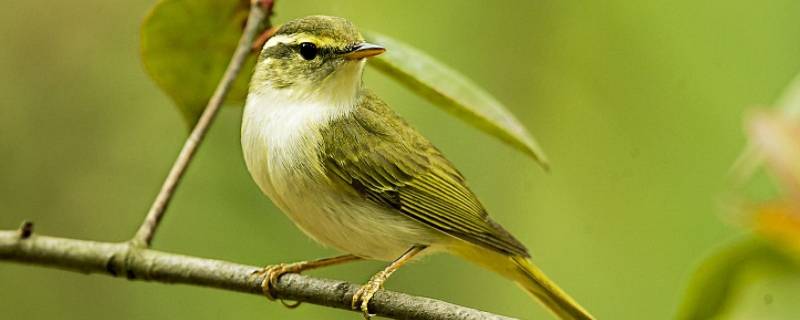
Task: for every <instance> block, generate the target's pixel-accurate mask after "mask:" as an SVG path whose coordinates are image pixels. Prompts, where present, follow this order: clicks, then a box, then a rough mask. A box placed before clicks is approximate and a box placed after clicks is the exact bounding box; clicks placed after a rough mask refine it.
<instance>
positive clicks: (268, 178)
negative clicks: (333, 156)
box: [242, 106, 447, 260]
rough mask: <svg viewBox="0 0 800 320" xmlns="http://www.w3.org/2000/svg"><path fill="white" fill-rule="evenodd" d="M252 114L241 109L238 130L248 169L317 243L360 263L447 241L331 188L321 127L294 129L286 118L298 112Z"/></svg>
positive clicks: (303, 124) (389, 211) (404, 218)
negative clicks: (322, 154)
mask: <svg viewBox="0 0 800 320" xmlns="http://www.w3.org/2000/svg"><path fill="white" fill-rule="evenodd" d="M254 110H256V109H254V108H251V107H250V106H248V107H247V108H245V113H246V114H247V115H246V116H245V118H244V123H243V127H242V148H243V151H244V155H245V162H246V164H247V168H248V170H249V171H250V174H251V175H252V177H253V179H254V180H255V181H256V183H257V184H258V186H259V187H260V188H261V190H262V192H264V194H266V195H267V196H269V197H270V199H272V201H273V202H274V203H275V204H276V206H278V207H279V208H280V209H281V210H282V211H283V212H284V213H285V214H286V215H287V216H289V218H290V219H291V220H292V221H293V222H294V223H295V224H296V225H297V226H298V227H299V228H300V229H301V230H303V232H305V233H306V234H307V235H308V236H310V237H311V238H313V239H314V240H316V241H317V242H319V243H321V244H323V245H326V246H330V247H333V248H335V249H337V250H339V251H342V252H346V253H350V254H355V255H357V256H361V257H364V258H369V259H376V260H393V259H395V258H397V257H399V256H400V255H402V254H403V253H404V252H405V251H406V250H408V249H409V248H410V247H411V246H413V245H434V249H435V247H436V246H435V244H436V243H440V242H441V241H438V240H441V238H442V237H447V236H446V235H444V234H443V233H441V232H439V231H436V230H435V229H433V228H430V227H428V226H426V225H424V224H422V223H420V222H417V221H416V220H412V219H411V218H409V217H407V216H405V215H403V214H402V213H400V212H396V211H394V210H392V209H389V208H384V207H381V206H379V205H377V204H375V203H373V202H370V201H369V200H367V199H366V198H363V197H361V196H359V195H358V194H356V193H354V192H347V191H345V190H342V189H341V188H342V186H339V185H335V184H334V183H332V182H331V181H330V180H329V179H328V177H326V174H325V171H324V169H323V168H322V165H321V163H320V160H319V158H318V155H317V152H316V150H317V148H318V147H319V146H318V144H317V142H318V141H317V139H316V133H315V132H316V131H317V130H319V128H318V127H315V126H314V125H313V123H311V124H309V123H308V121H296V122H298V123H300V124H298V125H292V123H293V122H295V121H293V120H294V119H297V118H298V116H297V115H292V116H287V114H289V112H295V113H296V112H297V111H285V112H284V111H272V112H271V113H265V114H263V115H262V114H252V113H253V112H254ZM273 110H274V109H273ZM279 110H280V109H279ZM282 110H302V109H299V108H295V109H282ZM262 116H263V117H262ZM427 251H435V250H427Z"/></svg>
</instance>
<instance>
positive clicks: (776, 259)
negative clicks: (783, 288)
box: [676, 239, 798, 320]
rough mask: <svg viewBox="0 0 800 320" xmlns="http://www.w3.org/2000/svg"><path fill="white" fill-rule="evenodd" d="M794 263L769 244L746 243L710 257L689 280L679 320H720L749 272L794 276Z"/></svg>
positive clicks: (751, 240) (738, 244)
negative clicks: (789, 274)
mask: <svg viewBox="0 0 800 320" xmlns="http://www.w3.org/2000/svg"><path fill="white" fill-rule="evenodd" d="M795 261H796V260H794V259H792V258H791V257H789V256H787V255H786V254H785V253H784V252H783V251H780V250H777V249H776V248H775V247H773V246H772V245H771V244H769V243H766V242H764V241H760V240H755V239H746V240H744V241H742V242H739V243H736V244H734V245H731V246H729V247H727V248H724V249H723V250H720V251H719V252H717V253H716V254H714V255H712V256H711V257H710V258H708V259H707V260H706V261H704V262H703V263H702V265H701V266H700V268H698V270H697V271H696V272H695V274H694V275H693V276H692V279H691V280H690V283H689V287H688V290H687V292H686V295H685V296H684V298H683V303H682V304H681V306H680V309H679V311H678V316H677V317H676V318H677V319H679V320H701V319H702V320H705V319H720V318H722V317H721V316H723V315H725V314H726V313H728V312H730V309H732V308H733V307H734V306H733V301H734V300H735V298H736V297H737V296H739V295H740V292H741V290H746V289H747V287H748V285H749V284H751V283H750V282H751V281H752V279H750V278H748V277H747V276H752V274H748V273H753V272H757V273H758V272H760V273H762V274H760V276H775V275H780V274H784V273H787V272H788V273H792V274H796V273H797V272H798V266H797V264H796V263H795Z"/></svg>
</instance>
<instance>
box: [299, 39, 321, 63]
mask: <svg viewBox="0 0 800 320" xmlns="http://www.w3.org/2000/svg"><path fill="white" fill-rule="evenodd" d="M317 51H318V50H317V46H316V45H315V44H313V43H311V42H303V43H301V44H300V56H301V57H303V59H306V60H312V59H314V58H316V57H317Z"/></svg>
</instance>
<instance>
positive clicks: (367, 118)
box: [320, 91, 528, 256]
mask: <svg viewBox="0 0 800 320" xmlns="http://www.w3.org/2000/svg"><path fill="white" fill-rule="evenodd" d="M322 136H323V148H321V152H320V158H321V160H322V163H323V165H324V167H325V169H326V174H327V175H328V177H329V178H330V179H331V180H334V181H339V182H342V183H343V184H344V185H346V186H348V187H350V188H351V189H352V190H353V191H355V192H358V193H360V194H362V195H363V196H364V197H365V198H366V199H369V200H370V201H372V202H374V203H376V204H379V205H381V206H384V207H387V208H391V209H393V210H396V211H397V212H399V213H402V214H404V215H407V216H408V217H410V218H412V219H415V220H417V221H420V222H422V223H424V224H426V225H428V226H430V227H432V228H435V229H437V230H439V231H442V232H444V233H447V234H449V235H451V236H454V237H457V238H460V239H463V240H466V241H469V242H472V243H475V244H479V245H482V246H485V247H488V248H492V249H494V250H497V251H500V252H503V253H507V254H514V255H522V256H528V252H527V250H526V249H525V247H524V246H523V245H522V244H521V243H520V242H519V241H517V240H516V239H515V238H514V237H513V236H511V234H509V233H508V232H507V231H506V230H505V229H503V228H502V227H501V226H500V225H498V224H497V223H495V222H494V221H492V220H491V219H490V218H489V216H488V215H487V214H486V210H484V208H483V206H482V205H481V203H480V202H479V201H478V199H477V198H476V197H475V195H474V194H473V193H472V192H471V191H470V190H469V188H467V186H466V183H465V180H464V177H463V176H462V175H461V174H460V173H459V172H458V171H457V170H456V169H455V168H454V167H453V166H452V164H451V163H450V162H449V161H448V160H447V159H445V158H444V156H442V154H441V153H440V152H439V150H437V149H436V148H435V147H433V145H431V143H430V142H428V140H427V139H425V138H424V137H423V136H422V135H421V134H419V133H418V132H417V131H416V130H414V129H413V128H411V127H410V126H408V125H407V124H406V123H405V122H404V121H403V120H402V119H400V118H399V117H398V116H397V115H396V114H394V112H392V111H391V110H390V109H389V107H388V106H386V104H385V103H383V102H382V101H381V100H380V99H379V98H378V97H377V96H375V95H374V94H372V93H371V92H369V91H365V92H364V94H363V95H362V99H361V101H360V102H359V106H358V107H357V108H356V111H354V113H353V116H352V117H343V118H342V119H338V120H335V121H333V122H332V123H331V124H330V125H329V126H328V128H326V129H325V130H324V131H323V135H322Z"/></svg>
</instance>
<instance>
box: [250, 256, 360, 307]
mask: <svg viewBox="0 0 800 320" xmlns="http://www.w3.org/2000/svg"><path fill="white" fill-rule="evenodd" d="M356 260H361V258H360V257H357V256H354V255H352V254H346V255H342V256H337V257H332V258H324V259H317V260H309V261H300V262H294V263H280V264H276V265H271V266H266V267H264V268H263V269H260V270H256V271H254V272H253V274H258V275H263V276H264V279H263V280H262V281H261V290H262V291H263V292H264V295H265V296H267V299H270V300H275V299H276V297H275V294H274V293H272V288H273V287H275V284H277V282H278V279H279V278H280V277H281V276H282V275H284V274H286V273H300V272H303V271H306V270H311V269H318V268H322V267H328V266H332V265H337V264H342V263H345V262H351V261H356ZM281 302H283V300H281ZM283 305H285V306H287V307H289V308H294V307H297V306H298V305H300V303H297V304H292V305H289V304H286V303H284V304H283Z"/></svg>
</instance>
